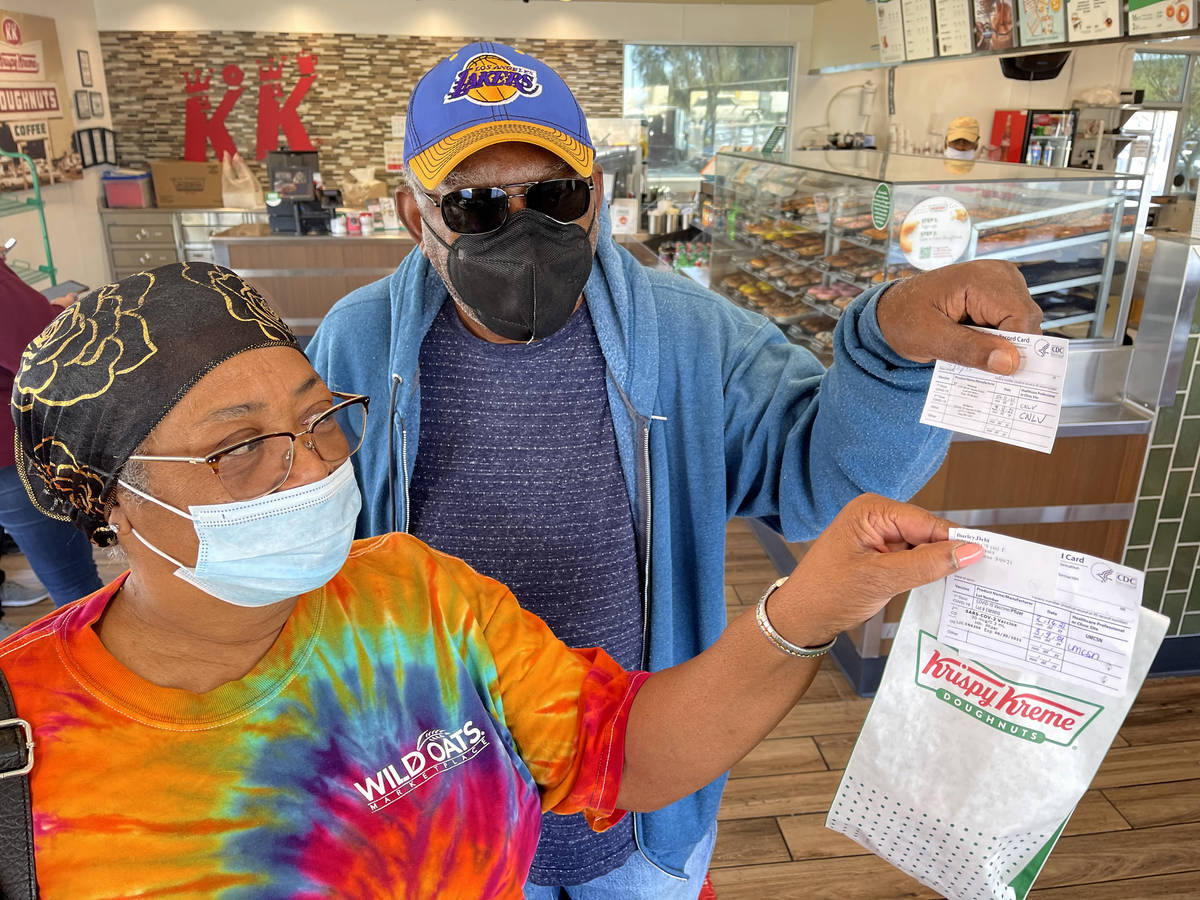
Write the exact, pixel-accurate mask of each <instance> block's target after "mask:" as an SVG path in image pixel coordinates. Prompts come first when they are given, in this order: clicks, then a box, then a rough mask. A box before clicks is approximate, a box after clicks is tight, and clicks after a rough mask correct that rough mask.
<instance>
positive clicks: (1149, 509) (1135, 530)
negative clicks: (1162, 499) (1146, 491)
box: [1129, 497, 1200, 545]
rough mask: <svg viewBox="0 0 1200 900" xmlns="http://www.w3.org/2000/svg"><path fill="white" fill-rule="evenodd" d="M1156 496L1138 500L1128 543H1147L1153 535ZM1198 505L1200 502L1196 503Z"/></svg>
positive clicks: (1156, 506) (1156, 516)
mask: <svg viewBox="0 0 1200 900" xmlns="http://www.w3.org/2000/svg"><path fill="white" fill-rule="evenodd" d="M1158 504H1159V499H1158V497H1147V498H1146V499H1145V500H1139V501H1138V504H1137V509H1136V511H1135V512H1134V515H1133V525H1132V526H1131V527H1130V529H1129V543H1130V544H1131V545H1134V544H1149V543H1150V539H1151V538H1152V537H1154V522H1155V520H1156V519H1157V518H1158ZM1198 506H1200V504H1198Z"/></svg>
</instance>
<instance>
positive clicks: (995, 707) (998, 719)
mask: <svg viewBox="0 0 1200 900" xmlns="http://www.w3.org/2000/svg"><path fill="white" fill-rule="evenodd" d="M916 680H917V684H918V685H920V686H921V687H923V688H925V689H926V690H929V691H933V692H934V693H935V694H936V695H937V698H938V699H939V700H941V701H942V702H944V703H946V704H947V705H948V706H952V707H954V708H955V709H957V710H959V711H960V712H962V713H963V714H965V715H968V716H970V717H971V718H973V719H975V720H976V721H978V722H980V723H981V724H983V725H987V726H989V727H991V728H995V729H996V730H997V731H1001V732H1003V733H1005V734H1008V735H1011V736H1013V737H1017V738H1020V739H1022V740H1026V741H1030V742H1031V743H1034V744H1041V743H1045V742H1049V743H1052V744H1061V745H1063V746H1064V747H1066V746H1070V744H1071V742H1072V741H1074V740H1075V737H1076V735H1078V734H1079V733H1080V732H1081V731H1083V729H1084V728H1086V727H1087V726H1088V725H1089V724H1091V721H1092V720H1093V719H1094V718H1096V716H1097V715H1098V714H1099V713H1100V711H1101V710H1102V709H1104V707H1103V706H1099V705H1097V704H1095V703H1090V702H1088V701H1087V700H1081V699H1079V698H1078V697H1070V696H1068V695H1066V694H1060V693H1058V692H1057V691H1051V690H1048V689H1046V688H1044V687H1035V686H1033V685H1028V684H1022V683H1021V682H1019V681H1010V680H1009V679H1007V678H1005V677H1004V676H1002V675H998V674H996V673H995V672H993V671H992V670H991V669H988V668H986V667H985V666H981V665H980V664H979V663H977V662H975V661H974V660H971V659H964V658H963V657H962V656H960V655H959V653H958V651H957V650H955V649H954V648H953V647H951V646H949V645H947V644H943V643H940V642H939V641H938V640H937V639H936V638H934V636H933V635H931V634H929V633H928V632H925V631H922V632H921V633H920V637H919V639H918V642H917V672H916Z"/></svg>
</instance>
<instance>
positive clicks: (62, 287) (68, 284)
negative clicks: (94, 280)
mask: <svg viewBox="0 0 1200 900" xmlns="http://www.w3.org/2000/svg"><path fill="white" fill-rule="evenodd" d="M87 289H88V287H87V285H86V284H80V283H79V282H78V281H60V282H59V283H58V284H56V285H54V287H48V288H45V289H44V290H43V291H42V296H43V297H45V298H46V299H47V300H57V299H58V298H59V297H63V296H66V295H67V294H69V293H71V292H72V291H74V292H75V293H76V294H83V293H86V292H87Z"/></svg>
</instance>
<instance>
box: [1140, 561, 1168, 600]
mask: <svg viewBox="0 0 1200 900" xmlns="http://www.w3.org/2000/svg"><path fill="white" fill-rule="evenodd" d="M1166 586H1167V570H1166V569H1151V570H1150V571H1149V572H1147V573H1146V582H1145V584H1144V585H1143V587H1142V606H1146V607H1149V608H1150V609H1155V610H1158V609H1161V608H1162V602H1163V592H1164V589H1165V588H1166Z"/></svg>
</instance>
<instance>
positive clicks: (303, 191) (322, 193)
mask: <svg viewBox="0 0 1200 900" xmlns="http://www.w3.org/2000/svg"><path fill="white" fill-rule="evenodd" d="M319 172H320V169H319V167H318V164H317V153H316V151H315V150H309V151H290V150H286V149H285V150H278V151H271V152H269V153H267V184H268V186H269V187H268V194H267V218H268V221H269V222H270V224H271V230H272V231H274V232H276V233H282V234H328V233H329V222H330V220H331V219H333V217H334V216H335V215H337V208H338V207H339V206H341V205H342V192H341V191H336V190H326V189H325V188H323V187H322V186H321V176H320V174H319Z"/></svg>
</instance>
